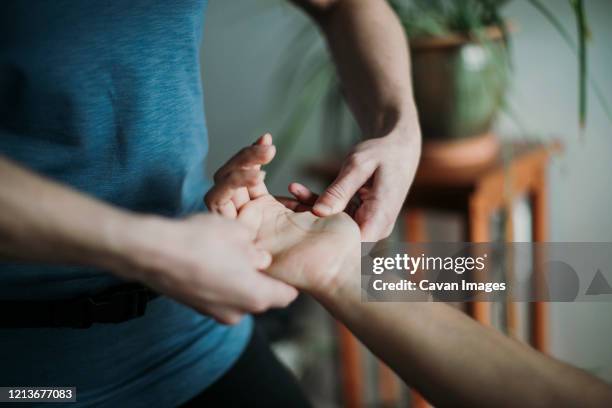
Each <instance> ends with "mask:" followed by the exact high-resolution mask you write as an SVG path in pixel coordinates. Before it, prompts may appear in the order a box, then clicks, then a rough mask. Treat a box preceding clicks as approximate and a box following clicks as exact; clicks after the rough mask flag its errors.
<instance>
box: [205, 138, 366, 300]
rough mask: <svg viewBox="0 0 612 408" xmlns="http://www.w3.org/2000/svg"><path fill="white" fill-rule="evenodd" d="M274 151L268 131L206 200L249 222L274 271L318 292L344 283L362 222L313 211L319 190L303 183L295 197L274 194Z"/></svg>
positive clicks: (220, 177) (220, 174) (218, 178)
mask: <svg viewBox="0 0 612 408" xmlns="http://www.w3.org/2000/svg"><path fill="white" fill-rule="evenodd" d="M275 153H276V150H275V147H274V145H273V144H272V137H271V136H270V135H269V134H266V135H264V136H262V137H260V138H259V139H258V140H257V141H256V142H255V143H254V144H253V145H251V146H249V147H246V148H244V149H242V150H241V151H240V152H239V153H237V154H236V155H235V156H234V157H232V158H231V159H230V160H229V161H228V162H227V163H226V164H225V165H224V166H222V167H221V168H220V169H219V171H217V173H216V174H215V186H214V187H213V188H212V189H211V190H210V191H209V193H208V194H207V195H206V198H205V201H206V205H207V206H208V208H209V209H210V210H211V211H213V212H216V213H219V214H221V215H224V216H226V217H229V218H237V219H238V220H239V221H241V222H242V223H244V224H245V225H247V226H248V227H249V230H250V231H252V238H253V240H254V241H255V242H256V245H257V246H258V247H259V248H261V249H263V250H266V251H268V252H270V254H271V255H272V256H273V262H272V265H271V266H270V267H269V268H268V269H267V271H266V272H267V273H268V274H269V275H270V276H272V277H274V278H277V279H279V280H282V281H284V282H286V283H288V284H290V285H292V286H295V287H296V288H298V289H301V290H305V291H307V292H309V293H311V294H313V295H315V296H317V295H320V294H323V293H328V292H329V291H333V290H335V288H337V287H339V285H340V281H341V280H342V279H343V277H342V273H341V271H342V270H343V269H345V266H346V265H347V264H349V263H355V262H358V259H359V250H360V246H359V245H360V231H359V227H358V225H357V224H356V223H355V222H354V221H353V219H352V218H351V217H350V216H349V215H348V214H347V213H344V212H342V213H339V214H335V215H331V216H328V217H319V216H316V215H314V214H313V213H312V212H311V211H310V210H311V209H312V205H313V204H314V202H315V201H316V199H317V196H316V195H315V194H313V193H312V192H311V191H310V190H308V189H307V188H306V187H304V186H302V185H300V184H297V183H293V184H291V185H290V186H289V191H290V192H291V193H292V194H293V195H294V197H295V199H290V198H276V197H274V196H272V195H271V194H270V193H269V192H268V189H267V188H266V185H265V183H264V176H265V174H264V173H263V171H262V170H261V166H262V165H265V164H267V163H269V162H270V161H272V159H273V158H274V155H275Z"/></svg>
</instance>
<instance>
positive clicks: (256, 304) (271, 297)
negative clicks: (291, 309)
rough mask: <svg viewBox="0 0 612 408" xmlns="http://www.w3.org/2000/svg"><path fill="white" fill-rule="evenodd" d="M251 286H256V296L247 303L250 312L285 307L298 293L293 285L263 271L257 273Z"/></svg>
mask: <svg viewBox="0 0 612 408" xmlns="http://www.w3.org/2000/svg"><path fill="white" fill-rule="evenodd" d="M252 287H256V288H257V296H256V298H255V299H250V303H249V304H247V309H248V311H249V312H251V313H260V312H263V311H266V310H268V309H270V308H283V307H287V306H288V305H289V304H290V303H291V302H293V301H294V300H295V298H296V297H297V295H298V291H297V289H296V288H294V287H293V286H290V285H288V284H286V283H284V282H281V281H280V280H277V279H274V278H271V277H269V276H267V275H264V274H263V273H258V276H257V282H255V283H253V285H252ZM252 287H251V290H252ZM247 300H248V299H247Z"/></svg>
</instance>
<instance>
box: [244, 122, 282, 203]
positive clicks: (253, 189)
mask: <svg viewBox="0 0 612 408" xmlns="http://www.w3.org/2000/svg"><path fill="white" fill-rule="evenodd" d="M254 145H255V146H263V147H266V148H268V149H269V153H268V154H269V155H270V156H271V157H270V158H269V160H268V161H267V162H266V163H261V164H267V163H269V162H271V161H272V159H273V158H274V156H275V155H276V147H275V146H274V145H273V144H272V135H271V134H269V133H266V134H265V135H263V136H261V137H260V138H259V139H257V140H256V141H255V143H254ZM256 168H257V169H259V168H261V165H258V166H256ZM247 191H248V194H249V197H250V199H256V198H257V197H261V196H263V195H266V194H268V189H267V187H266V184H265V183H264V182H263V181H262V182H261V183H258V184H254V185H252V186H249V188H248V190H247Z"/></svg>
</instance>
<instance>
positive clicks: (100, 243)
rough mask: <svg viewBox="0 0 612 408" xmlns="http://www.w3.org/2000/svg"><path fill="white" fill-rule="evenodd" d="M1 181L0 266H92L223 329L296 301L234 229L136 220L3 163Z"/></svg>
mask: <svg viewBox="0 0 612 408" xmlns="http://www.w3.org/2000/svg"><path fill="white" fill-rule="evenodd" d="M0 180H2V182H0V259H5V260H6V259H10V260H17V261H30V262H40V263H61V264H78V265H90V266H95V267H98V268H101V269H103V270H106V271H109V272H111V273H114V274H116V275H118V276H120V277H122V278H124V279H127V280H136V281H140V282H142V283H144V284H145V285H148V286H150V287H151V288H153V289H154V290H157V291H158V292H160V293H162V294H165V295H168V296H170V297H173V298H175V299H177V300H179V301H181V302H182V303H185V304H187V305H189V306H191V307H193V308H194V309H196V310H198V311H200V312H202V313H205V314H209V315H211V316H213V317H214V318H216V319H217V320H219V321H221V322H223V323H237V322H238V321H239V320H240V318H241V316H242V315H243V314H244V313H247V312H260V311H263V310H265V309H267V308H270V307H281V306H286V305H287V304H288V303H289V302H291V301H292V300H293V299H294V298H295V296H296V295H297V292H296V291H295V289H294V288H292V287H289V286H288V285H286V284H284V283H282V282H280V281H277V280H275V279H272V278H270V277H268V276H265V275H263V274H262V273H260V272H259V269H262V268H265V267H266V266H268V264H269V263H270V255H269V254H268V253H267V252H265V251H261V250H259V249H257V248H256V247H255V245H254V243H253V242H252V238H251V233H250V231H249V230H248V229H247V228H245V227H244V226H242V225H240V224H238V223H237V222H236V221H231V220H224V219H222V218H220V217H217V216H213V215H201V214H200V215H195V216H192V217H190V218H187V219H182V220H172V219H166V218H162V217H157V216H152V215H138V214H134V213H131V212H128V211H124V210H121V209H118V208H115V207H112V206H110V205H108V204H105V203H103V202H101V201H98V200H95V199H93V198H91V197H87V196H85V195H83V194H81V193H79V192H76V191H74V190H72V189H70V188H68V187H64V186H61V185H60V184H58V183H55V182H53V181H51V180H47V179H44V178H42V177H40V176H38V175H36V174H34V173H32V172H30V171H27V170H25V169H23V168H21V167H20V166H18V165H16V164H15V163H13V162H11V161H9V160H7V159H3V158H2V157H0Z"/></svg>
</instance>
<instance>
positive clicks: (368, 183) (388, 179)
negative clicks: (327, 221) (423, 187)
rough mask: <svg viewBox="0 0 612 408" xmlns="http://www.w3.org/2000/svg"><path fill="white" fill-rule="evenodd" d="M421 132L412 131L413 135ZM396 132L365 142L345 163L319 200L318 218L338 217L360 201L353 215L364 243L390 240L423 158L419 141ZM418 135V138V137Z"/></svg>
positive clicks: (317, 202) (317, 201)
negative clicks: (337, 215)
mask: <svg viewBox="0 0 612 408" xmlns="http://www.w3.org/2000/svg"><path fill="white" fill-rule="evenodd" d="M415 132H416V133H418V130H412V133H415ZM407 133H411V132H401V131H397V132H395V133H393V134H390V135H387V136H385V137H380V138H375V139H370V140H366V141H365V142H362V143H360V144H359V145H357V146H356V147H355V149H354V150H353V152H352V153H351V154H350V155H349V156H348V158H347V159H346V160H345V161H344V163H343V165H342V168H341V170H340V173H339V174H338V176H337V177H336V180H335V181H334V182H333V183H332V184H331V185H330V186H329V187H328V188H327V189H326V190H325V192H324V193H323V194H321V196H320V197H319V198H318V199H317V200H316V203H315V204H314V207H313V211H314V213H315V214H317V215H321V216H326V215H330V214H337V213H339V212H341V211H343V210H345V208H346V207H347V205H349V203H350V202H351V200H353V199H354V198H357V199H358V201H359V203H358V205H357V209H356V211H355V213H354V218H355V221H356V222H357V223H358V224H359V227H360V229H361V239H362V240H363V241H378V240H380V239H382V238H386V237H388V236H389V234H390V233H391V231H392V230H393V225H394V224H395V219H396V218H397V215H398V214H399V212H400V210H401V208H402V205H403V203H404V199H405V198H406V194H407V193H408V188H409V187H410V184H411V183H412V180H413V178H414V174H415V171H416V166H417V164H418V158H419V154H420V138H414V137H408V135H407ZM416 133H415V134H416Z"/></svg>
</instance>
